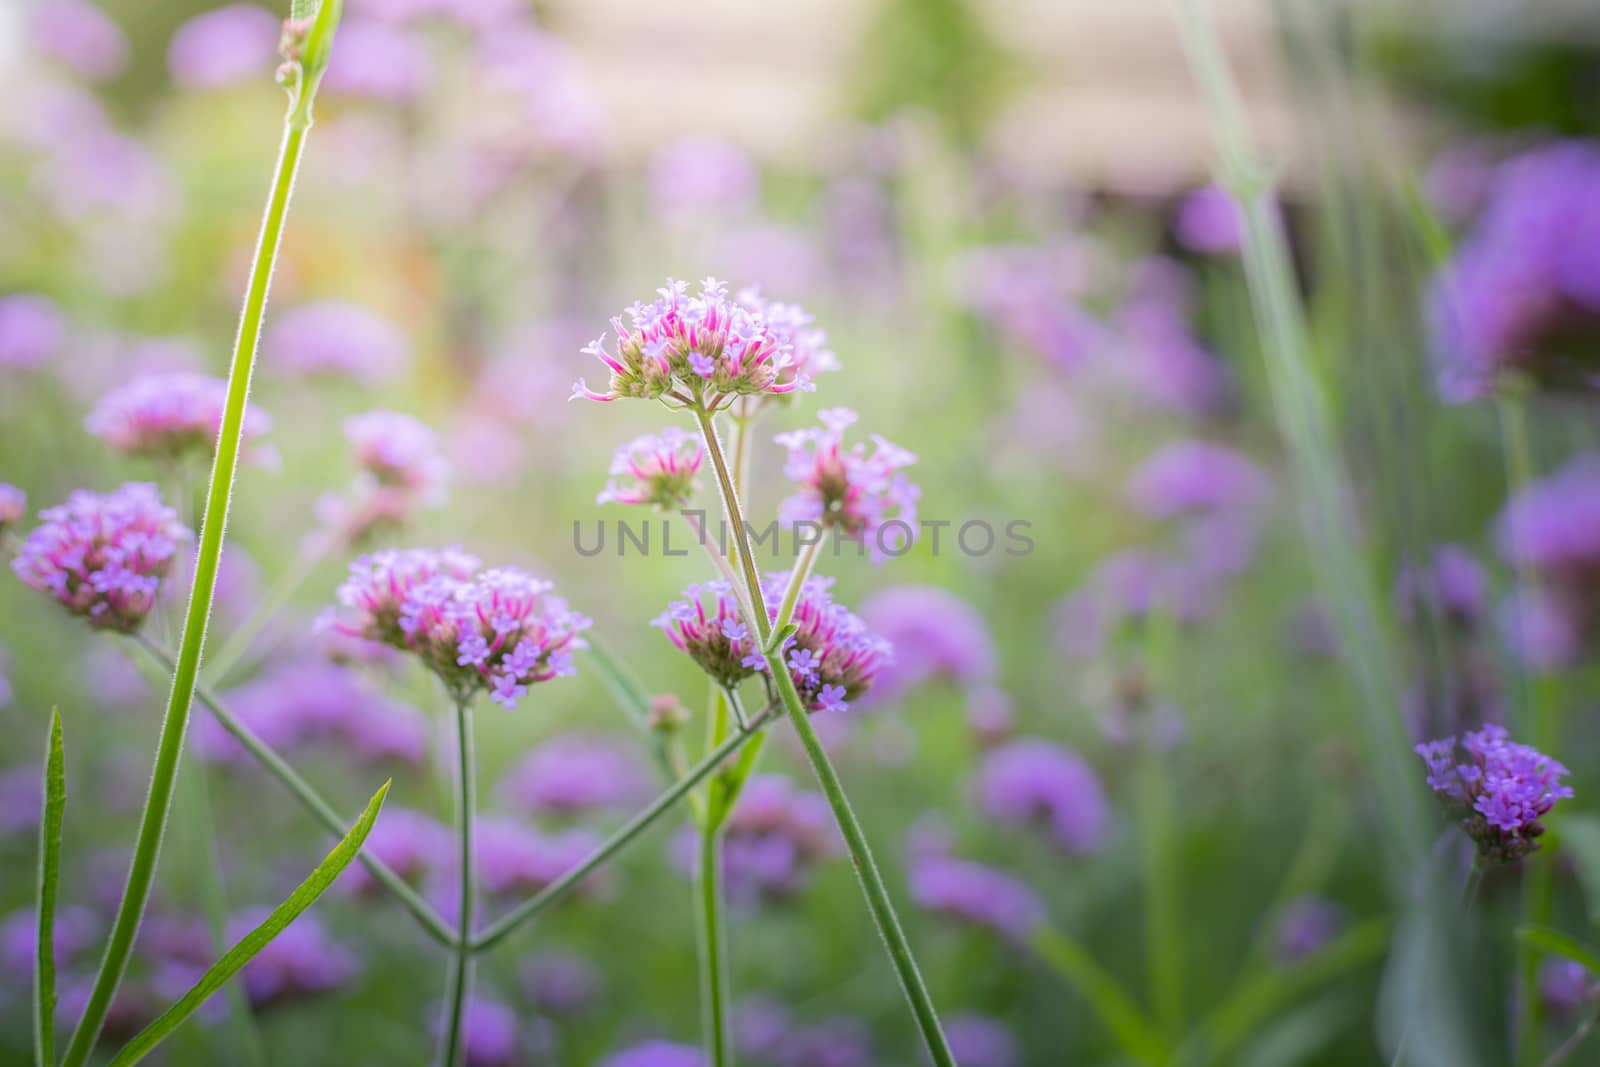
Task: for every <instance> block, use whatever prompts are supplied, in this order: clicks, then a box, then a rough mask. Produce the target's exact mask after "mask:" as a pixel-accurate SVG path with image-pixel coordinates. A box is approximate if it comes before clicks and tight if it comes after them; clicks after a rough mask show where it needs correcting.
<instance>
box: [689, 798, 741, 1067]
mask: <svg viewBox="0 0 1600 1067" xmlns="http://www.w3.org/2000/svg"><path fill="white" fill-rule="evenodd" d="M699 845H700V848H699V853H700V856H699V866H698V870H697V872H696V877H695V891H696V896H697V897H698V899H699V904H700V910H699V920H700V921H699V923H698V924H697V926H698V930H699V934H700V945H699V948H700V1010H701V1015H702V1023H703V1026H704V1029H705V1040H706V1048H707V1050H708V1051H709V1052H710V1054H711V1064H712V1067H732V1064H733V1041H732V1039H731V1033H730V1029H729V1016H728V1005H729V1003H730V1002H731V1001H732V1000H733V992H732V984H731V982H730V980H729V975H728V944H727V930H726V927H725V926H724V923H723V906H722V903H723V902H722V833H721V831H720V829H718V827H716V826H714V825H712V824H711V821H710V820H707V821H706V824H705V825H704V826H702V827H701V828H700V841H699Z"/></svg>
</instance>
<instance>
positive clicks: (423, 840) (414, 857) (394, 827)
mask: <svg viewBox="0 0 1600 1067" xmlns="http://www.w3.org/2000/svg"><path fill="white" fill-rule="evenodd" d="M452 850H453V838H452V835H451V833H450V830H449V828H448V827H446V826H445V825H444V824H443V823H441V822H439V821H438V820H437V819H435V818H433V817H432V816H430V815H424V814H423V813H422V812H420V811H412V810H411V809H409V808H398V807H397V808H385V809H384V812H383V818H381V819H379V820H378V821H377V822H375V823H373V824H372V832H371V833H369V834H368V835H367V840H366V842H365V843H364V844H363V845H362V846H361V851H363V852H365V853H366V854H367V855H369V856H372V857H374V858H376V859H378V860H379V861H381V862H382V863H383V864H384V865H385V866H387V867H388V868H389V869H390V870H392V871H394V872H395V873H396V874H398V875H399V876H400V877H401V878H404V879H405V880H406V881H408V882H411V883H413V884H416V883H418V882H421V881H422V880H423V879H425V878H426V877H427V876H428V875H430V874H432V873H434V872H435V871H437V870H440V869H441V868H445V867H448V865H449V863H450V859H451V857H452V855H453V851H452ZM339 883H340V885H341V886H343V887H345V888H347V889H349V890H350V891H352V892H355V893H371V892H375V891H376V890H377V888H378V883H377V882H376V881H374V880H373V877H372V875H371V874H370V873H368V871H367V869H366V867H364V866H362V865H361V864H359V863H354V864H351V865H350V866H349V867H347V868H346V869H345V872H344V874H343V875H342V876H341V877H340V879H339Z"/></svg>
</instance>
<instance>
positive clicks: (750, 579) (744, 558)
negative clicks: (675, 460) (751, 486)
mask: <svg viewBox="0 0 1600 1067" xmlns="http://www.w3.org/2000/svg"><path fill="white" fill-rule="evenodd" d="M694 417H695V419H696V420H697V421H698V422H699V423H700V435H701V436H702V437H703V438H705V443H706V452H707V453H709V454H710V456H711V465H712V467H714V468H715V469H716V472H717V489H718V491H719V492H720V493H721V494H722V507H723V510H724V511H725V512H726V513H727V516H728V522H729V524H730V525H731V526H732V527H733V544H734V548H735V549H736V550H737V555H738V557H739V566H740V567H741V568H743V570H744V586H745V591H746V593H747V594H748V595H749V598H750V609H751V614H753V615H754V616H755V622H756V634H757V636H759V637H760V639H761V643H762V644H766V642H767V637H768V635H769V634H771V633H772V622H771V620H769V619H768V618H767V605H766V600H765V598H764V597H763V596H762V593H761V573H760V571H759V570H758V569H757V568H756V557H755V553H754V552H753V551H751V548H750V532H749V531H748V530H747V529H745V525H744V512H743V510H742V509H741V507H740V504H739V491H738V489H737V488H736V487H735V486H734V482H733V475H732V474H731V473H730V472H729V470H728V460H727V457H726V456H725V455H723V452H722V442H721V441H720V440H719V439H718V437H717V427H716V423H715V421H714V420H713V417H712V415H711V414H710V413H708V412H706V411H705V410H704V409H696V411H695V413H694Z"/></svg>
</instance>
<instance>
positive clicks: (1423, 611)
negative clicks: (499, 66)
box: [1395, 542, 1600, 630]
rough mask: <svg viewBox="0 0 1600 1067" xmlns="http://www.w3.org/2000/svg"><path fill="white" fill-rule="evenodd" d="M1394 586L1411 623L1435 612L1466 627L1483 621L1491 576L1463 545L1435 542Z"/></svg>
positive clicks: (1463, 627) (1405, 615) (1400, 608)
mask: <svg viewBox="0 0 1600 1067" xmlns="http://www.w3.org/2000/svg"><path fill="white" fill-rule="evenodd" d="M1597 543H1600V542H1597ZM1395 586H1396V589H1395V592H1396V597H1397V599H1398V601H1399V610H1400V617H1401V618H1402V619H1404V620H1405V621H1406V622H1408V623H1411V622H1417V621H1419V620H1421V619H1423V618H1425V617H1427V616H1428V615H1431V614H1433V613H1435V612H1437V613H1438V614H1439V616H1440V617H1441V618H1443V619H1446V620H1448V621H1449V622H1451V623H1453V624H1455V625H1456V626H1458V627H1460V628H1462V629H1464V630H1474V629H1476V628H1477V627H1478V625H1479V624H1480V623H1482V622H1483V616H1484V610H1485V601H1486V600H1487V599H1488V589H1489V577H1488V575H1487V574H1485V573H1484V570H1483V565H1482V564H1481V563H1479V562H1478V560H1477V558H1476V557H1474V556H1473V555H1472V553H1470V552H1468V551H1467V550H1466V549H1464V548H1462V547H1461V546H1460V545H1437V546H1435V547H1434V549H1433V553H1432V558H1431V559H1429V560H1428V561H1427V562H1426V563H1424V564H1421V565H1418V566H1414V567H1408V568H1406V569H1405V570H1403V571H1401V572H1400V576H1399V578H1398V579H1397V580H1396V582H1395Z"/></svg>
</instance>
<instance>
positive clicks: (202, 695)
mask: <svg viewBox="0 0 1600 1067" xmlns="http://www.w3.org/2000/svg"><path fill="white" fill-rule="evenodd" d="M134 644H135V645H136V646H137V647H138V648H139V649H140V650H141V651H143V652H144V653H145V654H146V655H147V656H149V657H150V658H151V659H152V660H153V661H154V662H155V663H156V664H157V665H158V666H159V667H161V668H162V669H163V670H169V671H170V670H171V669H172V657H171V656H170V655H169V654H167V653H166V652H165V651H163V650H162V649H161V648H159V647H157V646H156V645H155V644H153V643H152V642H150V641H149V640H148V639H147V638H145V637H144V636H143V635H142V634H141V635H139V636H138V637H137V638H136V639H135V641H134ZM195 696H196V698H198V699H199V701H200V704H201V706H202V707H204V708H205V709H206V710H207V711H209V712H210V713H211V716H212V718H214V719H216V720H217V723H218V725H220V726H221V727H222V728H223V729H224V730H226V731H228V734H229V735H230V736H231V737H232V738H233V739H234V740H235V741H237V742H239V745H240V747H242V748H243V749H244V750H245V751H246V752H248V753H250V756H251V758H253V759H254V760H255V761H256V763H258V764H259V765H260V766H261V769H262V770H264V771H266V772H267V773H268V774H270V775H271V776H272V777H274V778H276V779H277V780H278V781H279V782H280V783H282V784H283V787H284V788H285V789H287V790H288V791H289V792H290V793H292V794H293V795H294V798H295V799H296V800H298V801H299V802H300V806H301V807H303V808H305V809H306V811H308V812H309V813H310V814H311V816H312V818H314V819H316V820H317V822H319V823H321V824H322V828H323V829H325V830H327V831H328V832H329V833H330V834H333V835H335V836H336V837H337V836H342V835H343V834H344V833H345V832H346V831H347V830H348V829H349V823H348V822H347V821H346V820H344V819H343V818H341V817H340V815H339V813H338V812H336V811H335V810H334V808H333V805H331V804H329V803H328V801H327V800H325V799H324V798H323V796H322V794H321V793H318V792H317V790H316V788H315V787H314V786H312V785H311V783H310V782H307V781H306V780H305V779H304V778H302V777H301V776H300V773H299V772H298V771H296V770H295V769H294V768H293V767H291V766H290V765H289V763H288V762H287V761H286V760H285V759H284V758H283V757H282V756H280V755H279V754H278V753H277V752H276V751H275V750H274V749H273V748H272V746H271V745H269V744H267V743H266V742H265V741H263V740H261V738H260V737H258V736H256V734H255V732H254V731H252V730H251V729H250V727H248V726H246V725H245V724H244V723H243V722H241V721H240V720H239V719H238V718H237V717H235V716H234V714H233V712H231V711H229V710H228V706H227V705H226V704H224V703H223V702H222V701H221V700H220V699H218V697H217V695H216V694H215V693H213V692H212V691H211V689H210V688H209V687H207V686H205V685H200V686H196V687H195ZM358 858H359V859H360V861H361V864H362V866H364V867H366V869H367V871H368V873H370V874H371V875H372V877H373V879H374V880H375V881H376V882H377V883H378V884H379V885H381V886H382V887H383V888H384V889H386V890H387V891H388V892H389V893H391V894H392V895H393V896H394V897H395V899H396V900H398V901H399V902H400V903H401V904H403V905H404V906H405V908H406V910H407V911H409V912H410V913H411V915H412V917H413V918H415V919H416V920H417V922H418V923H420V924H421V926H422V928H423V930H424V931H426V932H427V934H428V936H429V937H431V938H433V939H434V940H435V941H437V942H438V943H439V944H441V945H444V946H445V947H447V948H448V947H451V946H453V945H454V944H455V943H456V932H455V931H454V930H453V929H451V927H450V924H449V923H447V922H446V921H445V920H444V919H443V918H442V917H441V916H440V915H439V913H438V912H437V911H435V910H434V909H433V906H432V905H430V904H429V903H428V902H427V901H426V900H424V899H422V896H421V895H420V894H418V893H417V891H416V890H415V889H412V888H411V887H410V886H409V885H407V884H406V881H405V879H403V878H401V877H400V876H399V875H398V874H396V873H395V871H394V869H393V868H391V867H389V866H388V864H386V863H384V862H383V861H382V860H380V859H379V858H378V857H376V856H374V855H372V854H371V853H370V852H367V851H365V850H363V851H362V852H361V854H360V856H359V857H358Z"/></svg>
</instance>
